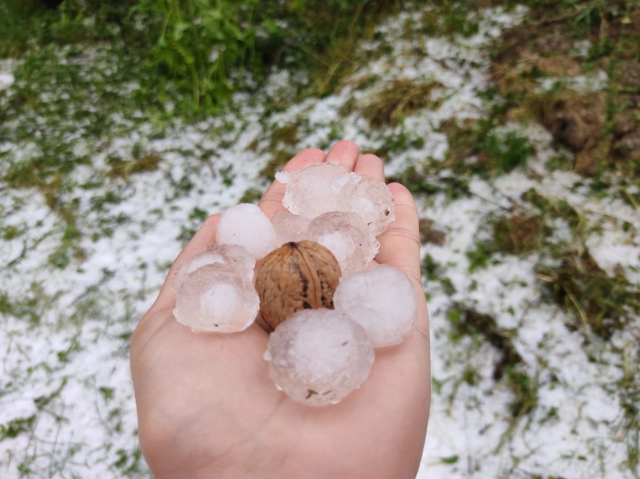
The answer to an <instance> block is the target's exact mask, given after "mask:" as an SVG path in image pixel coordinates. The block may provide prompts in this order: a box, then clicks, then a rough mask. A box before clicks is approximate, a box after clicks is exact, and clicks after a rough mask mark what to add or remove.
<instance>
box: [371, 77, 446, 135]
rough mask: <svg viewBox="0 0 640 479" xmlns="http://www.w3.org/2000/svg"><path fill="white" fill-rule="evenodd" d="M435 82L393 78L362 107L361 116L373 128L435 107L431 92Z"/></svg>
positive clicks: (400, 120) (396, 122)
mask: <svg viewBox="0 0 640 479" xmlns="http://www.w3.org/2000/svg"><path fill="white" fill-rule="evenodd" d="M438 87H439V85H437V84H436V83H428V84H416V83H414V82H412V81H410V80H406V79H401V80H394V81H393V82H391V84H390V85H389V86H386V87H385V88H384V89H382V91H379V92H376V93H375V94H374V95H373V98H371V99H369V100H368V102H367V103H366V104H365V105H363V107H362V112H361V113H362V116H363V117H364V118H365V119H366V120H367V121H368V122H369V124H370V125H371V126H372V127H373V128H378V129H379V128H383V127H386V126H392V127H393V126H396V125H398V124H399V123H401V122H402V120H404V118H405V117H407V116H410V115H411V114H413V113H414V112H416V111H418V110H424V109H426V108H437V102H435V101H433V100H432V99H431V92H432V90H433V89H434V88H438Z"/></svg>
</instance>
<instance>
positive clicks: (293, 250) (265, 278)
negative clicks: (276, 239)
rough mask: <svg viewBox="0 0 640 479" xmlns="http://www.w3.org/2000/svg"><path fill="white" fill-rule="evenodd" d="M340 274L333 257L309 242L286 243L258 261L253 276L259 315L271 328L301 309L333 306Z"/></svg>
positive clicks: (317, 245) (329, 252)
mask: <svg viewBox="0 0 640 479" xmlns="http://www.w3.org/2000/svg"><path fill="white" fill-rule="evenodd" d="M341 275H342V273H341V272H340V265H339V264H338V261H337V260H336V258H335V256H333V254H332V253H331V251H329V250H328V249H327V248H325V247H324V246H322V245H320V244H318V243H315V242H313V241H300V242H298V243H294V242H290V243H286V244H284V245H282V246H281V247H280V248H278V249H277V250H275V251H272V252H271V253H269V254H268V255H267V256H265V258H264V259H263V260H262V265H261V266H260V269H259V270H258V274H257V276H256V291H257V292H258V296H260V315H261V316H262V319H263V320H264V322H265V323H267V324H268V325H269V326H270V327H271V328H273V329H275V328H276V327H277V326H278V325H279V324H280V323H281V322H283V321H284V320H285V319H287V318H288V317H289V316H291V315H292V314H293V313H295V312H297V311H300V310H302V309H317V308H328V309H333V293H334V291H335V290H336V288H337V287H338V280H339V279H340V276H341Z"/></svg>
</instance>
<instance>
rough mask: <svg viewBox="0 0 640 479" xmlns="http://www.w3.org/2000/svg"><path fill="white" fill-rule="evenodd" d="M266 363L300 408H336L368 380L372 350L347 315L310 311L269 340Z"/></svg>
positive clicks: (282, 328) (286, 323)
mask: <svg viewBox="0 0 640 479" xmlns="http://www.w3.org/2000/svg"><path fill="white" fill-rule="evenodd" d="M264 358H265V359H266V360H267V361H269V373H270V375H271V379H273V381H274V382H275V384H276V386H277V387H278V389H282V390H283V391H284V392H285V393H286V394H287V396H289V397H290V398H291V399H293V400H294V401H296V402H298V403H301V404H308V405H312V406H322V405H325V404H335V403H337V402H339V401H340V400H341V399H343V398H344V397H345V396H346V395H347V394H349V393H350V392H351V391H353V390H354V389H356V388H358V387H360V385H361V384H362V383H363V382H364V380H365V379H367V376H369V371H370V370H371V365H372V364H373V358H374V354H373V348H372V347H371V343H370V342H369V339H368V338H367V333H366V332H365V331H364V329H363V328H362V327H361V326H360V325H358V324H357V323H355V322H353V321H351V320H350V319H349V318H348V317H347V316H346V314H344V313H342V312H338V311H334V310H330V309H305V310H303V311H300V312H298V313H296V314H294V315H293V316H291V317H290V318H288V319H287V320H286V321H285V322H284V323H282V324H280V325H279V326H278V328H277V329H276V330H275V331H274V332H273V333H271V335H270V336H269V343H268V346H267V351H266V353H265V354H264Z"/></svg>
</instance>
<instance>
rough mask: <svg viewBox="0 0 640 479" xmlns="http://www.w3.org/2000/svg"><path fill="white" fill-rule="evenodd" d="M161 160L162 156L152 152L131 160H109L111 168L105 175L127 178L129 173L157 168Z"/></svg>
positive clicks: (133, 173)
mask: <svg viewBox="0 0 640 479" xmlns="http://www.w3.org/2000/svg"><path fill="white" fill-rule="evenodd" d="M161 161H162V158H161V157H159V156H158V155H155V154H153V153H150V154H148V155H143V156H141V157H140V158H135V159H133V160H122V159H119V158H118V159H115V160H114V161H113V162H111V170H109V173H108V174H107V175H108V176H109V177H111V178H123V179H125V180H127V179H129V176H130V175H135V174H136V173H144V172H145V171H153V170H155V169H157V168H158V165H159V164H160V162H161Z"/></svg>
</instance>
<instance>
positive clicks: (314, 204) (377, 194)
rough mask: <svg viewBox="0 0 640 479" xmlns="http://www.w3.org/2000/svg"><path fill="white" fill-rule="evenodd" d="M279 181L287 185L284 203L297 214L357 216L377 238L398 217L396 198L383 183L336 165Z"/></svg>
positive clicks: (317, 165)
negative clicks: (338, 212)
mask: <svg viewBox="0 0 640 479" xmlns="http://www.w3.org/2000/svg"><path fill="white" fill-rule="evenodd" d="M276 178H277V179H278V181H280V182H282V183H286V185H287V186H286V190H285V195H284V199H283V200H282V204H283V205H284V206H285V207H286V208H287V209H288V210H289V211H290V212H291V213H294V214H296V215H300V216H304V217H307V218H316V217H318V216H320V215H321V214H324V213H328V212H331V211H342V212H350V213H357V214H358V215H360V216H361V217H362V218H363V220H364V222H365V223H366V224H367V225H368V226H369V229H370V230H371V231H372V232H373V234H374V235H376V236H377V235H379V234H381V233H382V232H383V231H384V230H385V228H386V227H387V226H388V225H389V223H390V222H391V221H393V220H394V218H395V216H394V208H395V205H394V201H393V195H392V194H391V192H390V191H389V188H387V185H385V184H384V182H382V181H379V180H374V179H371V178H363V177H362V176H360V175H357V174H356V173H348V172H347V171H346V170H345V169H344V168H342V167H341V166H340V165H338V164H336V163H315V164H313V165H309V166H306V167H304V168H302V169H300V170H293V171H285V172H280V173H278V174H276Z"/></svg>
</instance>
